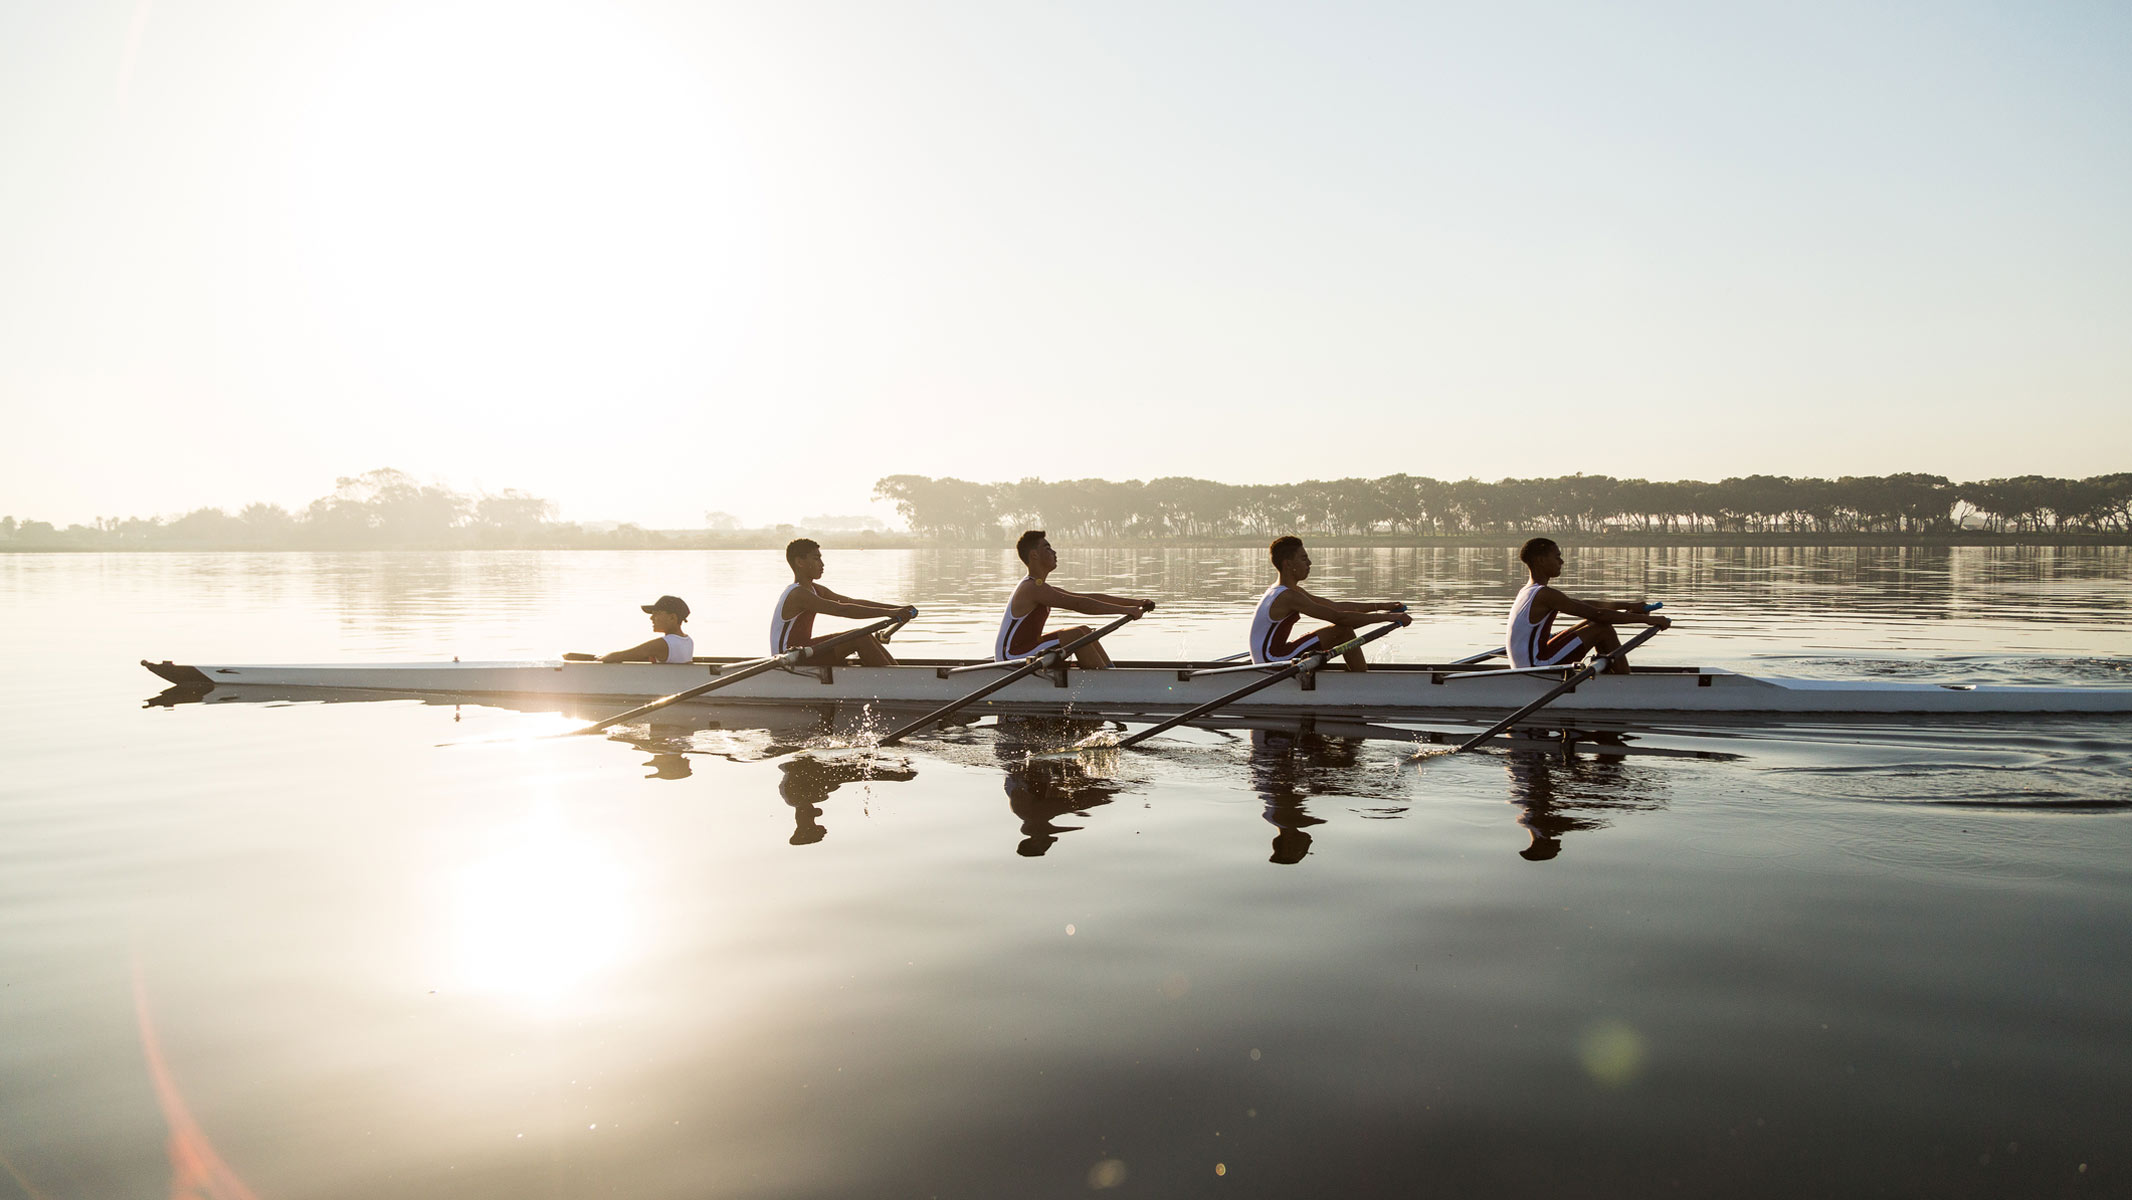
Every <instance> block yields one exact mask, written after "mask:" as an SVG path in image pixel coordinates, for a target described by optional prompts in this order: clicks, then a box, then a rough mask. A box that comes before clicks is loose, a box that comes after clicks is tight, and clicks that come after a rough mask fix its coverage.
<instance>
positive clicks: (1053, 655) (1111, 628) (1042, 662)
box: [876, 604, 1155, 746]
mask: <svg viewBox="0 0 2132 1200" xmlns="http://www.w3.org/2000/svg"><path fill="white" fill-rule="evenodd" d="M1153 611H1155V606H1154V605H1153V604H1149V605H1148V606H1147V607H1145V608H1143V609H1141V610H1140V611H1139V612H1129V613H1127V614H1125V615H1124V616H1122V617H1119V618H1118V619H1117V620H1115V621H1112V622H1111V623H1110V624H1108V625H1105V626H1104V627H1103V628H1101V629H1098V630H1095V631H1093V632H1091V633H1084V634H1082V635H1081V636H1080V637H1077V638H1075V639H1073V640H1072V641H1070V642H1068V643H1066V644H1065V645H1063V646H1060V647H1059V648H1058V649H1056V650H1046V651H1045V652H1043V653H1042V654H1032V655H1030V656H1029V660H1028V661H1027V662H1025V663H1023V664H1022V665H1021V666H1019V667H1016V668H1015V669H1014V670H1012V671H1009V672H1007V673H1006V674H1005V675H1002V676H1000V677H999V678H998V679H995V680H993V681H992V682H990V683H988V684H986V685H984V686H983V687H981V688H978V689H977V690H976V691H974V692H971V693H970V694H969V695H967V696H964V697H962V698H961V699H959V700H950V701H948V702H947V703H946V704H943V705H941V706H940V707H939V708H936V709H934V710H933V711H931V712H929V713H927V714H925V715H924V716H922V717H920V718H918V719H917V720H915V721H912V722H911V723H910V724H908V725H905V726H903V727H901V728H899V729H894V730H891V731H890V732H889V733H888V734H886V735H885V736H883V737H882V739H881V740H880V741H879V742H878V743H876V744H877V745H882V746H893V745H895V744H896V743H897V742H900V741H902V740H903V738H904V736H905V735H906V734H911V733H916V732H917V731H919V730H921V729H924V728H925V727H926V726H928V725H932V724H935V723H937V722H938V721H940V720H941V719H942V718H943V717H946V716H948V715H949V714H951V713H953V712H954V711H955V710H957V709H959V708H963V707H965V706H967V705H970V704H974V703H976V702H977V701H979V700H982V699H984V698H985V697H986V696H989V695H991V694H992V693H994V692H996V691H998V690H999V689H1001V688H1003V687H1006V686H1007V685H1008V684H1010V683H1013V682H1014V681H1015V680H1017V679H1020V678H1022V677H1023V676H1025V675H1030V674H1034V673H1035V672H1037V671H1041V670H1043V669H1044V668H1046V667H1048V666H1050V665H1052V664H1053V663H1061V662H1065V661H1066V657H1067V656H1068V655H1070V654H1072V653H1073V652H1074V651H1076V650H1079V649H1080V648H1081V647H1083V646H1086V645H1088V644H1089V643H1090V642H1093V641H1097V640H1099V639H1101V638H1102V637H1104V636H1106V635H1108V634H1111V633H1115V632H1117V631H1118V630H1120V629H1123V628H1124V627H1125V626H1126V625H1127V624H1129V623H1131V622H1133V621H1137V620H1139V619H1140V618H1141V617H1143V616H1146V615H1147V614H1148V613H1151V612H1153Z"/></svg>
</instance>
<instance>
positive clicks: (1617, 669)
mask: <svg viewBox="0 0 2132 1200" xmlns="http://www.w3.org/2000/svg"><path fill="white" fill-rule="evenodd" d="M1578 628H1580V629H1583V630H1584V640H1585V642H1586V643H1587V644H1588V645H1590V646H1591V648H1592V650H1593V651H1594V652H1596V653H1599V654H1613V653H1614V651H1616V650H1619V649H1621V635H1620V634H1618V633H1615V632H1614V627H1613V626H1612V625H1602V624H1599V623H1597V622H1589V621H1588V622H1586V623H1585V624H1584V625H1581V626H1578ZM1606 673H1607V674H1609V675H1627V674H1628V673H1629V660H1628V658H1627V657H1626V656H1625V655H1615V656H1614V657H1612V658H1609V659H1607V660H1606Z"/></svg>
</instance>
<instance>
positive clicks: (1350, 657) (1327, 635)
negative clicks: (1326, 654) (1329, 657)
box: [1312, 625, 1370, 671]
mask: <svg viewBox="0 0 2132 1200" xmlns="http://www.w3.org/2000/svg"><path fill="white" fill-rule="evenodd" d="M1312 636H1313V637H1316V638H1317V639H1318V645H1319V646H1321V647H1323V648H1324V649H1327V650H1330V649H1332V648H1333V647H1334V646H1337V645H1339V644H1340V643H1342V642H1346V641H1350V640H1352V639H1353V638H1354V636H1355V630H1354V629H1353V628H1352V627H1350V626H1347V625H1327V626H1326V627H1325V628H1323V629H1320V630H1318V631H1317V633H1315V634H1313V635H1312ZM1340 657H1341V659H1342V660H1344V661H1345V662H1346V663H1347V669H1348V670H1350V671H1367V670H1369V669H1370V664H1369V660H1368V659H1366V658H1364V657H1362V651H1361V650H1360V649H1359V648H1358V649H1354V650H1350V651H1348V652H1347V653H1345V654H1343V655H1341V656H1340Z"/></svg>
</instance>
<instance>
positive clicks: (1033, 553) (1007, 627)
mask: <svg viewBox="0 0 2132 1200" xmlns="http://www.w3.org/2000/svg"><path fill="white" fill-rule="evenodd" d="M1014 553H1015V556H1016V557H1018V558H1020V559H1021V560H1022V565H1024V566H1026V567H1028V568H1029V575H1028V577H1027V578H1025V579H1023V580H1022V581H1021V582H1020V583H1019V584H1016V585H1015V588H1014V594H1013V595H1011V596H1009V597H1007V611H1006V612H1005V613H1003V614H1002V615H1001V616H1000V619H999V637H998V638H997V639H995V640H994V641H993V643H992V657H993V658H995V659H997V660H999V661H1000V662H1006V661H1008V660H1009V659H1016V658H1027V657H1029V656H1030V655H1032V654H1042V653H1044V652H1045V651H1047V650H1056V649H1058V648H1059V647H1060V646H1063V645H1065V644H1066V643H1068V642H1070V641H1072V640H1074V639H1075V638H1078V637H1082V636H1085V635H1086V634H1087V633H1088V632H1089V629H1088V626H1086V625H1074V626H1070V627H1068V628H1065V629H1053V630H1046V629H1045V628H1044V622H1045V621H1047V620H1050V618H1051V610H1052V609H1054V608H1063V609H1065V610H1066V611H1068V612H1077V613H1082V614H1085V615H1087V616H1092V617H1093V616H1120V617H1122V616H1125V615H1127V614H1129V613H1138V612H1153V611H1155V602H1154V601H1153V600H1134V599H1130V598H1128V597H1124V596H1106V595H1104V594H1102V593H1101V592H1069V591H1067V590H1066V589H1064V588H1061V587H1053V586H1052V585H1051V584H1050V583H1049V582H1047V580H1048V579H1049V577H1050V575H1051V573H1052V572H1053V571H1056V570H1058V566H1059V552H1058V551H1056V550H1053V549H1052V548H1051V539H1049V538H1047V537H1045V536H1044V531H1043V530H1041V529H1031V530H1029V531H1027V532H1025V533H1023V534H1022V536H1021V537H1019V538H1017V539H1015V542H1014ZM1073 657H1074V661H1076V662H1078V663H1080V664H1081V665H1082V666H1084V667H1097V668H1100V667H1107V666H1109V665H1110V655H1108V654H1105V653H1104V652H1103V643H1101V642H1090V643H1088V644H1087V645H1085V646H1083V647H1081V648H1080V649H1079V650H1076V651H1075V652H1074V656H1073Z"/></svg>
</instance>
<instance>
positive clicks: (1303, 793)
mask: <svg viewBox="0 0 2132 1200" xmlns="http://www.w3.org/2000/svg"><path fill="white" fill-rule="evenodd" d="M1361 748H1362V741H1361V739H1359V738H1344V737H1325V736H1323V735H1321V734H1319V733H1316V732H1314V731H1309V730H1302V731H1297V732H1290V731H1288V730H1285V729H1254V730H1252V731H1251V784H1252V786H1253V787H1254V788H1255V789H1257V791H1258V795H1259V799H1260V800H1262V801H1264V802H1265V806H1266V807H1265V810H1264V812H1263V813H1262V814H1261V815H1263V816H1264V817H1265V818H1266V822H1267V824H1269V825H1272V826H1273V827H1274V829H1275V830H1277V832H1276V833H1275V834H1274V835H1273V853H1272V855H1271V856H1269V857H1268V858H1267V859H1266V861H1267V862H1274V863H1281V864H1283V865H1293V864H1295V863H1299V862H1302V861H1303V856H1304V855H1306V854H1309V853H1310V843H1311V837H1310V834H1308V833H1306V832H1304V831H1305V830H1307V829H1309V828H1310V827H1311V826H1313V825H1323V824H1324V823H1325V819H1324V818H1323V817H1314V816H1312V815H1311V814H1310V811H1309V810H1308V809H1306V808H1305V807H1304V802H1305V801H1307V800H1309V799H1310V797H1311V796H1313V795H1315V794H1316V793H1315V791H1314V790H1313V789H1312V787H1311V783H1310V774H1311V768H1313V767H1321V766H1322V767H1332V768H1334V769H1342V770H1344V769H1349V768H1352V767H1353V766H1354V765H1355V761H1356V757H1357V752H1358V751H1359V750H1360V749H1361Z"/></svg>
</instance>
